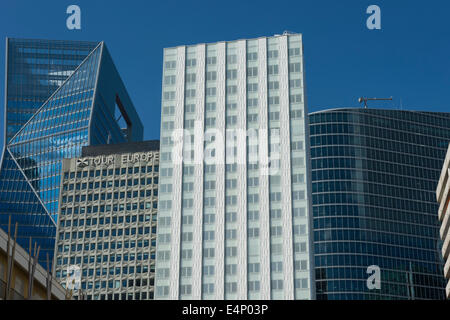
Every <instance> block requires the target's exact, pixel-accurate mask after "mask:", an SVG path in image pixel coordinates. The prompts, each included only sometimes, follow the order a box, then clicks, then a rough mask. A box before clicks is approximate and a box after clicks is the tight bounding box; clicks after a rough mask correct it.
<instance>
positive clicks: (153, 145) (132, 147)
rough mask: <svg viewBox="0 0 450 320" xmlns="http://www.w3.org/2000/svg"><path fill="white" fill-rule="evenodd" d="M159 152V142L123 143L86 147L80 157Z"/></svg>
mask: <svg viewBox="0 0 450 320" xmlns="http://www.w3.org/2000/svg"><path fill="white" fill-rule="evenodd" d="M146 151H159V140H146V141H138V142H123V143H116V144H102V145H95V146H86V147H83V148H82V149H81V156H82V157H96V156H106V155H111V154H122V153H135V152H146Z"/></svg>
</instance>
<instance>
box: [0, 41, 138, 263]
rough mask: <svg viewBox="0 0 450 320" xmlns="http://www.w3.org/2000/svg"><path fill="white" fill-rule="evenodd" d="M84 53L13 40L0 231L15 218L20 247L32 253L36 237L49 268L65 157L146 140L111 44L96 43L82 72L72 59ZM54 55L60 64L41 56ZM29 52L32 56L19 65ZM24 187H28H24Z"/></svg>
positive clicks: (75, 45)
mask: <svg viewBox="0 0 450 320" xmlns="http://www.w3.org/2000/svg"><path fill="white" fill-rule="evenodd" d="M17 43H20V44H21V45H20V46H19V45H17ZM71 45H72V47H71ZM91 46H92V47H93V46H94V45H93V44H91ZM80 47H81V48H83V50H88V49H89V44H87V43H85V42H77V41H67V42H61V41H40V40H39V41H38V40H16V39H14V40H13V39H8V51H7V52H8V57H7V61H8V65H7V69H8V77H7V80H8V81H7V84H6V88H7V89H6V90H7V94H6V101H7V104H6V117H5V119H6V120H5V121H6V125H5V130H6V132H7V133H8V134H7V135H5V137H6V139H7V140H6V145H5V150H4V154H3V163H2V173H1V174H0V177H1V179H0V226H1V227H2V228H4V229H6V228H7V223H8V217H9V216H12V222H13V223H14V222H16V221H17V222H19V225H20V226H21V227H20V228H19V230H20V232H19V238H18V242H19V244H20V245H21V246H23V247H24V248H28V246H29V237H32V238H33V240H35V241H37V242H38V244H39V245H40V246H41V254H40V258H41V260H42V262H43V263H44V264H45V261H46V253H49V254H50V258H52V257H53V249H54V238H55V228H56V219H57V210H58V199H59V196H60V195H59V186H60V179H61V177H60V173H61V161H62V159H63V158H72V157H78V156H80V155H81V147H82V146H86V145H95V144H105V143H117V142H125V141H140V140H142V135H143V128H142V123H141V122H140V120H139V117H138V115H137V113H136V111H135V109H134V106H133V104H132V102H131V100H130V98H129V96H128V94H127V92H126V89H125V87H124V85H123V83H122V80H121V79H120V76H119V74H118V73H117V70H116V68H115V66H114V63H113V62H112V59H111V57H110V55H109V53H108V51H107V49H106V46H105V45H104V43H103V42H100V43H98V44H96V45H95V47H94V48H93V50H91V51H90V53H89V54H87V55H86V57H85V58H84V60H83V61H82V62H81V64H79V65H77V66H76V67H75V66H74V63H76V62H77V61H78V60H76V59H75V58H74V57H73V55H71V54H76V53H78V52H79V51H78V50H80V49H79V48H80ZM12 48H16V49H15V50H13V49H12ZM20 48H22V49H23V50H19V49H20ZM55 48H57V49H55ZM25 49H26V50H25ZM46 50H47V51H46ZM55 51H57V52H58V53H59V54H60V56H59V59H58V58H57V57H54V59H53V58H52V59H50V60H48V58H47V59H45V58H43V57H42V56H45V54H47V55H48V56H50V55H52V54H54V53H55ZM24 52H26V53H27V54H26V57H25V58H23V59H19V57H20V56H21V55H23V53H24ZM83 52H84V51H83ZM66 54H67V60H65V57H66ZM16 55H18V56H19V57H18V56H16ZM52 57H53V56H52ZM76 57H78V58H79V59H82V56H81V55H76ZM54 61H56V62H55V63H56V67H55V65H54ZM30 64H31V65H30ZM58 66H59V67H58ZM61 66H71V67H70V68H67V69H66V68H64V67H61ZM55 68H56V69H57V70H59V71H61V72H59V71H55V70H56V69H55ZM24 70H28V71H24ZM36 74H39V76H36ZM63 76H64V77H63ZM55 87H56V90H54V89H55ZM52 90H54V91H52ZM49 93H50V94H49ZM10 94H11V95H10ZM21 94H23V96H22V95H21ZM44 99H46V100H45V101H44V103H41V102H42V101H43V100H44ZM28 102H29V103H28ZM39 103H41V105H40V106H39V107H37V105H38V104H39ZM22 111H23V112H22ZM33 112H34V113H33ZM30 113H32V115H31V116H30ZM117 113H119V114H121V116H122V117H123V118H124V119H125V120H126V128H122V127H121V126H120V125H119V123H118V120H117ZM17 115H21V116H20V117H18V116H17ZM14 119H15V120H14ZM14 121H16V122H14ZM18 126H20V128H18ZM3 170H5V172H3ZM17 181H20V182H23V183H21V184H20V185H21V187H20V188H18V184H17ZM43 213H45V214H46V215H47V217H45V218H43V217H42V215H43ZM26 228H29V229H31V230H32V231H27V229H26Z"/></svg>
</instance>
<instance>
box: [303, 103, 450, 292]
mask: <svg viewBox="0 0 450 320" xmlns="http://www.w3.org/2000/svg"><path fill="white" fill-rule="evenodd" d="M309 123H310V139H311V162H312V199H313V220H314V225H313V230H314V255H315V271H316V294H317V299H330V300H331V299H443V298H444V297H445V290H444V288H445V279H444V277H443V274H442V267H443V262H442V257H441V254H440V251H441V250H440V248H441V244H442V241H440V239H439V221H438V219H437V216H436V212H437V210H438V205H437V203H436V199H435V195H434V190H435V189H436V184H437V182H438V180H439V174H440V171H441V168H442V161H443V159H444V157H445V151H446V147H447V145H448V142H449V140H450V113H438V112H417V111H400V110H377V109H358V108H354V109H331V110H325V111H320V112H314V113H312V114H310V115H309ZM369 266H378V267H379V268H380V273H379V275H380V276H381V283H380V288H379V289H377V283H376V281H373V280H376V278H374V279H369V277H371V276H372V275H375V276H376V272H377V270H376V269H377V268H376V267H371V268H369ZM368 279H369V284H370V285H369V286H368V285H367V280H368ZM369 287H370V289H369Z"/></svg>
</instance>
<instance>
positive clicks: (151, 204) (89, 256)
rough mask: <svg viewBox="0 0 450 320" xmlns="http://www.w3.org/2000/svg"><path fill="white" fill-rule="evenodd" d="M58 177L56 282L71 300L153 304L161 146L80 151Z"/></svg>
mask: <svg viewBox="0 0 450 320" xmlns="http://www.w3.org/2000/svg"><path fill="white" fill-rule="evenodd" d="M62 175H63V177H62V184H61V188H62V191H61V201H59V208H60V209H59V219H58V231H57V234H58V235H57V245H56V247H57V249H56V253H55V254H56V263H55V275H56V278H57V279H58V280H59V281H60V282H61V283H62V284H63V285H64V286H65V287H67V288H71V289H73V290H74V297H75V299H81V298H84V299H87V300H148V299H153V292H154V291H153V285H154V276H155V249H156V220H157V210H158V209H157V205H158V178H159V141H153V140H151V141H141V142H127V143H119V144H112V145H98V146H88V147H84V148H83V150H82V157H81V158H72V159H64V160H63V174H62ZM73 279H75V280H76V283H75V284H71V280H73Z"/></svg>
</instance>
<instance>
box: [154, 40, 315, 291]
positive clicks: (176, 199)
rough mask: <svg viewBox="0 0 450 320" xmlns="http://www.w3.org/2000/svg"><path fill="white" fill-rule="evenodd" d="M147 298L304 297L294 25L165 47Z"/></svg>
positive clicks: (303, 173)
mask: <svg viewBox="0 0 450 320" xmlns="http://www.w3.org/2000/svg"><path fill="white" fill-rule="evenodd" d="M162 94H163V97H162V120H161V163H160V165H161V171H160V186H159V199H158V210H159V212H158V237H157V255H156V277H155V298H156V299H311V298H313V297H314V292H313V290H314V286H313V282H311V275H312V272H311V270H312V266H311V259H310V253H311V251H310V236H309V235H310V232H309V230H310V223H309V217H310V196H309V195H310V185H309V184H308V179H307V172H308V170H307V166H308V164H309V160H307V151H306V150H308V148H307V146H308V138H307V130H305V128H306V124H305V123H306V118H305V116H304V115H305V114H306V105H305V99H304V73H303V46H302V36H301V35H300V34H288V33H285V34H283V35H276V36H273V37H261V38H258V39H250V40H238V41H230V42H217V43H211V44H198V45H192V46H179V47H175V48H166V49H165V50H164V71H163V92H162Z"/></svg>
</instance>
